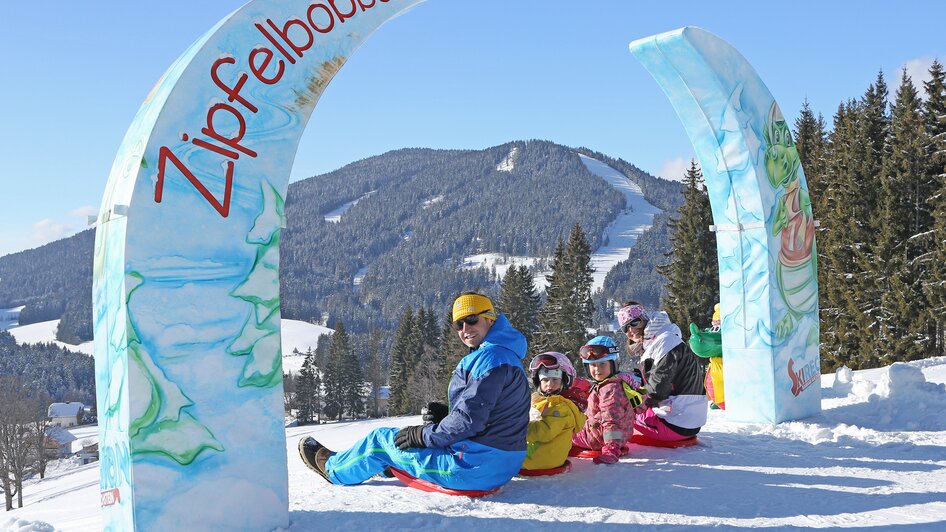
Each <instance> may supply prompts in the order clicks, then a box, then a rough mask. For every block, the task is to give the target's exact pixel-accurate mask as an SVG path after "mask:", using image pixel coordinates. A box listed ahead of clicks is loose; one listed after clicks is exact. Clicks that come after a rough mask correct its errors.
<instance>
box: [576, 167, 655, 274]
mask: <svg viewBox="0 0 946 532" xmlns="http://www.w3.org/2000/svg"><path fill="white" fill-rule="evenodd" d="M579 157H581V162H582V163H584V164H585V167H586V168H588V170H589V171H590V172H591V173H593V174H595V175H596V176H599V177H601V178H602V179H604V180H605V181H607V182H608V184H609V185H611V186H612V187H614V188H615V189H616V190H617V191H618V192H620V193H622V194H624V198H625V200H627V207H626V208H625V209H624V211H623V212H621V214H619V215H618V217H617V218H615V220H614V221H613V222H611V225H609V226H608V227H607V228H606V229H605V230H604V235H603V238H602V242H605V245H603V246H601V247H599V248H598V249H596V250H595V252H594V253H593V254H592V255H591V267H592V268H594V270H595V273H594V276H593V277H594V282H593V283H592V285H591V290H592V291H593V292H594V291H598V290H600V289H601V287H602V286H604V278H605V277H606V276H607V275H608V272H609V271H611V268H614V266H615V265H616V264H617V263H619V262H621V261H623V260H627V257H628V255H629V254H630V252H631V248H632V247H633V246H634V243H635V242H637V239H638V238H639V237H640V236H641V234H643V233H644V231H646V230H647V229H648V228H650V226H651V225H653V223H654V215H656V214H659V213H660V212H662V211H661V209H658V208H657V207H655V206H653V205H651V204H650V203H649V202H648V201H647V200H645V199H644V194H643V192H642V191H641V187H639V186H638V185H637V183H634V182H633V181H631V180H630V179H628V177H627V176H626V175H624V174H622V173H621V172H618V171H617V170H615V169H614V168H611V167H610V166H608V165H606V164H604V163H603V162H601V161H599V160H597V159H593V158H591V157H587V156H585V155H581V154H579Z"/></svg>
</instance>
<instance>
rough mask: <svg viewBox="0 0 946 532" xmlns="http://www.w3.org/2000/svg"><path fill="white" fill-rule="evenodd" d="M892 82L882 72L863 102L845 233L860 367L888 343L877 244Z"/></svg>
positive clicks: (856, 358)
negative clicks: (850, 261) (851, 260)
mask: <svg viewBox="0 0 946 532" xmlns="http://www.w3.org/2000/svg"><path fill="white" fill-rule="evenodd" d="M888 94H889V93H888V90H887V83H886V81H885V80H884V75H883V72H879V73H878V74H877V79H876V81H875V82H874V84H873V85H871V86H870V87H868V89H867V91H866V92H865V94H864V96H863V98H862V100H861V102H862V104H861V106H860V115H859V117H858V123H857V125H858V128H857V138H856V142H857V144H855V146H854V151H853V156H854V159H853V161H852V162H853V173H852V174H851V175H850V178H851V179H852V182H851V183H850V186H851V187H852V188H851V189H850V193H849V194H852V195H853V196H855V197H848V198H847V199H848V201H849V205H851V207H852V212H853V215H852V217H851V218H850V219H849V220H848V221H847V223H846V227H845V229H844V231H845V237H846V238H848V239H849V240H848V243H849V245H850V247H851V252H852V255H853V257H854V265H853V268H852V271H850V272H849V273H852V274H853V276H852V278H851V281H852V283H851V284H852V285H853V286H852V289H851V290H849V291H847V292H845V295H846V298H847V302H848V309H849V311H850V312H851V315H852V317H853V318H854V320H853V321H854V327H855V331H856V333H857V336H856V338H857V347H856V349H855V351H854V352H853V359H854V361H855V363H856V366H857V367H877V366H878V365H879V364H880V356H881V354H882V353H883V352H885V351H886V350H887V348H888V346H886V345H885V342H884V339H883V337H882V336H881V330H880V327H879V326H878V325H879V324H880V323H881V321H882V320H883V316H882V314H883V310H882V304H881V296H882V292H883V280H884V279H885V278H887V274H886V266H885V265H884V264H883V263H880V262H878V261H877V260H876V253H875V247H876V246H877V240H878V235H879V233H880V231H881V230H882V227H881V225H882V221H881V219H882V216H881V211H882V209H883V205H882V198H881V194H882V191H883V190H884V168H883V166H884V160H885V159H886V157H887V154H888V153H889V152H888V149H889V146H888V144H887V141H888V139H889V135H890V115H889V113H888V111H887V99H888Z"/></svg>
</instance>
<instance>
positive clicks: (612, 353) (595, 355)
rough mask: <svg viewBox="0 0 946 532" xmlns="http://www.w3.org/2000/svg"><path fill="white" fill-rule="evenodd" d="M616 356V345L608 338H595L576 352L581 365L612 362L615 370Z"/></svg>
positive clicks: (617, 352)
mask: <svg viewBox="0 0 946 532" xmlns="http://www.w3.org/2000/svg"><path fill="white" fill-rule="evenodd" d="M618 354H619V350H618V344H616V343H614V340H613V339H612V338H611V337H610V336H595V337H594V338H592V339H591V340H588V343H586V344H585V345H583V346H581V349H579V350H578V355H579V356H580V357H581V361H582V362H583V363H585V364H591V363H592V362H605V361H608V360H613V361H614V365H615V369H616V368H617V360H618Z"/></svg>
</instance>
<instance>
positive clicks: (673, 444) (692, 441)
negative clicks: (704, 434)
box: [631, 432, 700, 449]
mask: <svg viewBox="0 0 946 532" xmlns="http://www.w3.org/2000/svg"><path fill="white" fill-rule="evenodd" d="M631 443H636V444H637V445H645V446H647V447H667V448H670V449H676V448H677V447H689V446H691V445H696V444H697V443H700V440H699V439H698V438H697V437H696V436H693V437H692V438H687V439H685V440H656V439H654V438H650V437H647V436H644V435H643V434H641V433H639V432H635V433H634V435H633V436H631Z"/></svg>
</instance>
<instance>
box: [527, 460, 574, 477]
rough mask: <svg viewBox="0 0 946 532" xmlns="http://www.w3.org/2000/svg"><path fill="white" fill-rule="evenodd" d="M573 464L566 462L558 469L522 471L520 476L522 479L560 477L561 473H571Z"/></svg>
mask: <svg viewBox="0 0 946 532" xmlns="http://www.w3.org/2000/svg"><path fill="white" fill-rule="evenodd" d="M571 469H572V463H571V462H569V461H568V460H565V463H564V464H562V465H560V466H558V467H550V468H548V469H520V470H519V476H521V477H547V476H551V475H559V474H561V473H567V472H569V471H571Z"/></svg>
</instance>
